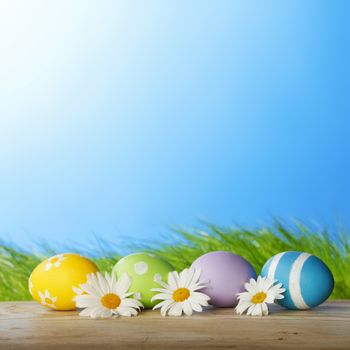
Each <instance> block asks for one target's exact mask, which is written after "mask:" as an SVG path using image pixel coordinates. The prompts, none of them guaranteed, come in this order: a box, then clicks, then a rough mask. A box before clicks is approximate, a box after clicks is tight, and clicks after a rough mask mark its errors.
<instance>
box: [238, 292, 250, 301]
mask: <svg viewBox="0 0 350 350" xmlns="http://www.w3.org/2000/svg"><path fill="white" fill-rule="evenodd" d="M237 299H238V300H245V301H248V300H251V299H252V294H250V292H242V293H238V294H237Z"/></svg>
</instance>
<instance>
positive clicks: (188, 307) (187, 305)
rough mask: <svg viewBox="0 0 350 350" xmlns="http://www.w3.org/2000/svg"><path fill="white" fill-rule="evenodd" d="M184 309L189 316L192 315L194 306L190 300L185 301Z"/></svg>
mask: <svg viewBox="0 0 350 350" xmlns="http://www.w3.org/2000/svg"><path fill="white" fill-rule="evenodd" d="M182 309H183V311H184V313H185V314H186V315H187V316H191V315H192V305H191V304H190V302H189V301H188V300H185V301H184V302H183V303H182Z"/></svg>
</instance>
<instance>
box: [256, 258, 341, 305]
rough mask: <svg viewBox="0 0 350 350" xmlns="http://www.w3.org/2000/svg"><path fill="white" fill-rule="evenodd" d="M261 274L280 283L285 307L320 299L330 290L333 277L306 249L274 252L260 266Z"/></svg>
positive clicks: (318, 301)
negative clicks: (304, 251) (305, 251)
mask: <svg viewBox="0 0 350 350" xmlns="http://www.w3.org/2000/svg"><path fill="white" fill-rule="evenodd" d="M261 276H263V277H269V278H271V279H274V280H277V281H279V282H281V283H282V285H283V288H285V289H286V291H285V293H284V299H281V300H278V303H279V304H280V305H282V306H284V307H286V308H287V309H294V310H303V309H309V308H312V307H315V306H317V305H320V304H321V303H323V302H324V301H325V300H326V299H327V298H328V297H329V296H330V295H331V293H332V291H333V287H334V279H333V275H332V272H331V271H330V270H329V268H328V267H327V265H326V264H325V263H324V262H323V261H322V260H321V259H319V258H317V257H316V256H314V255H311V254H309V253H301V252H284V253H279V254H277V255H274V256H273V257H272V258H270V259H269V260H268V261H267V262H266V264H265V265H264V266H263V268H262V271H261Z"/></svg>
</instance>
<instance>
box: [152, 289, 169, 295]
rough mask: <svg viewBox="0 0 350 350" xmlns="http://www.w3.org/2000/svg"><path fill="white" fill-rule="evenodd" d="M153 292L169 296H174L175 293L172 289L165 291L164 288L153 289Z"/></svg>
mask: <svg viewBox="0 0 350 350" xmlns="http://www.w3.org/2000/svg"><path fill="white" fill-rule="evenodd" d="M151 291H152V292H160V293H166V294H169V295H172V294H173V293H174V291H172V290H170V289H164V288H152V289H151Z"/></svg>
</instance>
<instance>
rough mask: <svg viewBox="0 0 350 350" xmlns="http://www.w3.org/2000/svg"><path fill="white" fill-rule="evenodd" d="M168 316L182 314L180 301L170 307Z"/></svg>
mask: <svg viewBox="0 0 350 350" xmlns="http://www.w3.org/2000/svg"><path fill="white" fill-rule="evenodd" d="M168 314H169V315H170V316H181V314H182V305H181V303H176V304H174V305H173V306H172V307H171V308H170V309H169V313H168Z"/></svg>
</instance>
